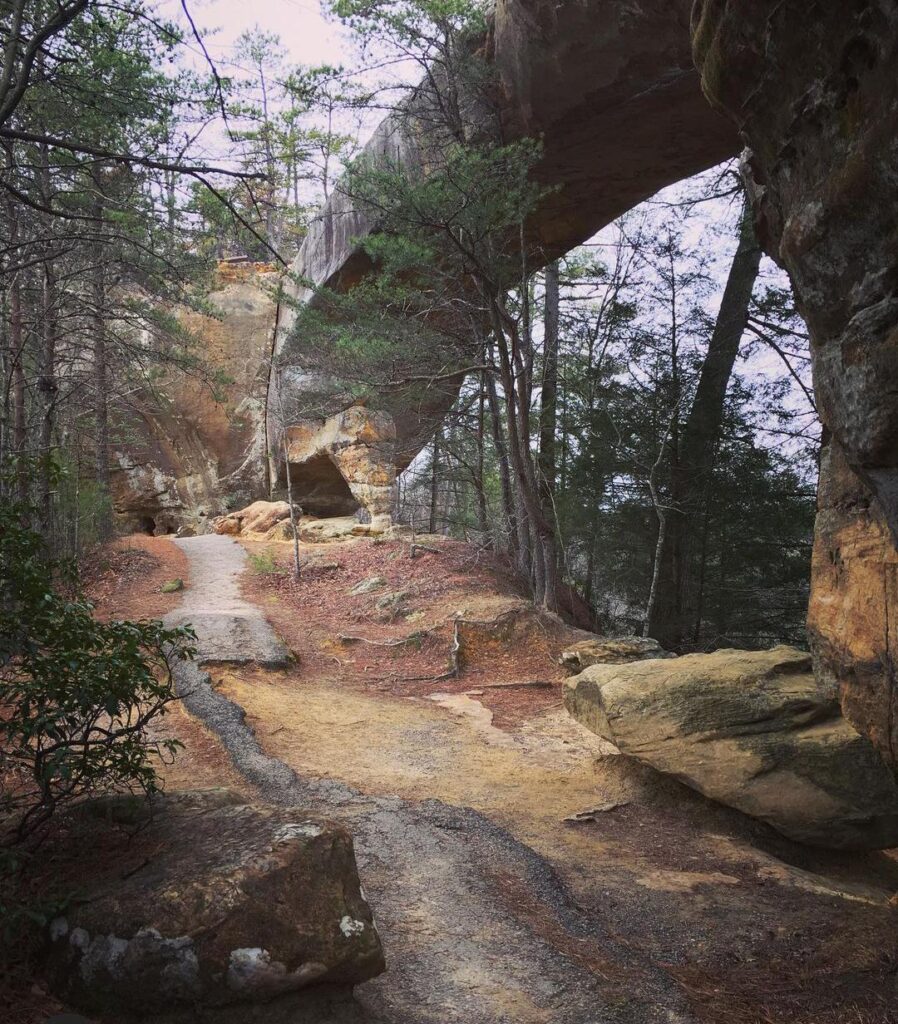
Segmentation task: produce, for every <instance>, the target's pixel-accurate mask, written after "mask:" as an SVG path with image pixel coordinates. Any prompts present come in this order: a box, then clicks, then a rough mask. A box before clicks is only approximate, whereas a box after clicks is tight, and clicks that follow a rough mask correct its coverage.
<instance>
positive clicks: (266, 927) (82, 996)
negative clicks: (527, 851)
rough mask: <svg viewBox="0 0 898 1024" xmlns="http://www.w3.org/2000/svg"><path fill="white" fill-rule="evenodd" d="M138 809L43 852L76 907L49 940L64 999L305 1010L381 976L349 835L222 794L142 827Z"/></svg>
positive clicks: (100, 804)
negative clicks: (330, 990) (312, 992)
mask: <svg viewBox="0 0 898 1024" xmlns="http://www.w3.org/2000/svg"><path fill="white" fill-rule="evenodd" d="M143 807H144V805H143V804H140V803H138V804H135V802H134V800H133V798H115V799H113V800H103V801H97V802H95V803H93V804H91V805H88V806H87V808H86V809H85V810H84V811H83V812H82V814H81V815H80V817H79V818H78V820H77V821H76V824H75V827H74V828H75V834H74V835H72V834H69V836H68V837H67V841H66V842H64V843H63V842H59V843H58V845H51V846H49V847H47V848H45V849H44V850H43V851H42V856H44V857H50V858H53V861H52V862H53V863H54V864H55V865H56V872H55V873H56V875H57V876H58V877H61V878H72V879H77V883H78V886H79V890H80V893H81V895H80V898H79V899H78V900H77V901H76V902H75V903H74V904H73V905H72V906H71V907H69V908H68V909H67V910H66V912H65V915H64V916H62V917H59V918H57V919H56V920H55V921H54V922H53V923H52V925H51V928H50V942H49V951H48V956H47V971H48V978H49V982H50V986H51V988H52V990H53V992H54V993H55V994H56V995H58V996H59V997H60V998H61V999H63V1000H65V1001H66V1002H67V1003H70V1004H71V1005H74V1006H76V1007H78V1008H80V1009H84V1010H86V1011H88V1012H91V1013H100V1014H119V1013H126V1014H127V1013H135V1014H138V1015H140V1014H151V1013H156V1012H168V1011H171V1010H177V1009H178V1008H181V1007H194V1006H216V1007H220V1006H227V1005H229V1004H237V1003H255V1002H265V1001H268V1000H271V999H274V998H281V997H282V998H285V999H288V1000H298V1005H301V1004H302V998H303V990H304V989H306V988H307V987H308V986H312V985H338V986H344V987H346V988H347V989H348V988H349V987H351V986H352V985H354V984H356V983H357V982H362V981H365V980H367V979H368V978H372V977H374V976H375V975H377V974H379V973H380V972H381V971H382V970H383V969H384V960H383V952H382V950H381V945H380V939H379V937H378V934H377V931H376V930H375V927H374V923H373V920H372V916H371V911H370V909H369V907H368V904H367V903H366V902H365V899H364V897H363V896H362V893H361V890H360V887H359V878H358V873H357V871H356V865H355V859H354V855H353V847H352V839H351V837H350V835H349V833H348V832H347V831H346V830H345V829H344V828H342V827H341V826H338V825H335V824H332V823H329V822H324V821H317V820H310V819H308V818H307V817H306V816H305V815H304V814H303V812H302V811H301V810H300V809H298V808H295V807H294V808H290V807H272V806H268V805H247V804H246V803H244V802H243V801H242V800H241V798H240V797H238V796H236V795H234V794H232V793H229V792H227V791H222V790H219V791H211V792H204V793H181V794H178V795H174V796H167V797H164V798H160V799H159V800H157V801H156V802H155V806H154V813H153V816H152V819H151V820H150V821H149V822H141V821H140V816H141V815H143V814H145V811H144V810H143ZM135 808H136V809H137V810H136V814H137V817H136V818H135V817H134V815H135ZM140 824H143V825H145V827H144V828H143V829H142V830H141V831H139V832H137V834H136V835H135V834H134V833H135V829H134V828H133V827H131V828H125V829H124V830H123V828H122V826H123V825H131V826H134V825H140ZM298 1019H301V1017H299V1018H298Z"/></svg>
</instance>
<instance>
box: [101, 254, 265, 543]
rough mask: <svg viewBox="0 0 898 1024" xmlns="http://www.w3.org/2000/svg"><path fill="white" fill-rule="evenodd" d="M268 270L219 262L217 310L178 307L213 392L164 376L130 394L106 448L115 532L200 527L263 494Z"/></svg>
mask: <svg viewBox="0 0 898 1024" xmlns="http://www.w3.org/2000/svg"><path fill="white" fill-rule="evenodd" d="M276 280H277V278H276V275H274V274H273V273H271V272H268V271H260V270H257V269H255V268H253V267H251V266H249V267H222V268H221V269H220V270H219V273H218V281H217V283H216V286H215V289H214V291H213V292H212V294H211V295H210V296H209V301H210V303H211V304H212V306H213V307H214V309H215V310H216V312H217V314H218V315H217V316H204V315H201V314H199V313H195V312H183V313H181V314H179V318H180V319H181V321H182V322H183V323H184V325H185V326H186V327H187V328H188V329H189V330H190V331H192V332H193V334H194V335H195V337H196V341H197V345H198V348H199V355H200V356H201V358H202V359H203V360H204V361H205V362H206V363H207V364H208V366H209V367H210V368H211V369H212V370H213V371H216V372H217V373H218V374H219V375H220V376H221V378H222V383H220V384H218V385H217V386H216V387H215V388H214V389H213V388H212V387H211V386H210V385H209V384H208V383H206V382H204V381H201V380H199V379H198V378H196V377H191V376H188V375H185V374H181V373H176V374H172V375H171V376H170V378H169V379H166V380H162V381H160V382H159V383H158V385H157V386H156V387H154V388H153V390H152V391H151V390H149V389H145V390H144V391H143V392H142V393H141V394H139V395H137V396H136V397H135V398H134V399H133V400H132V402H131V404H130V406H129V407H128V409H127V410H126V411H125V413H124V421H123V422H122V423H121V424H120V429H119V430H118V431H117V445H116V448H115V450H114V451H113V453H112V464H113V469H114V473H113V482H112V485H113V503H114V508H115V511H116V513H117V517H118V519H119V523H120V525H121V527H122V528H123V529H137V530H143V531H145V532H149V533H174V532H176V531H177V530H179V529H182V528H183V529H184V530H186V531H188V532H190V531H193V532H198V533H202V532H204V531H205V520H206V519H207V518H210V517H211V516H214V515H219V514H221V513H222V512H224V511H225V510H226V509H227V508H228V507H240V506H242V505H244V504H246V503H247V502H248V501H249V500H251V499H253V498H255V497H260V496H262V495H265V494H267V490H268V488H267V477H266V459H265V430H264V421H265V394H266V389H267V386H268V362H269V358H270V354H271V343H272V337H273V332H274V328H275V320H276V312H277V309H276V304H275V301H274V298H273V296H272V294H271V289H272V288H273V286H274V285H275V284H276Z"/></svg>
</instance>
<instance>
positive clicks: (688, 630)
mask: <svg viewBox="0 0 898 1024" xmlns="http://www.w3.org/2000/svg"><path fill="white" fill-rule="evenodd" d="M760 262H761V248H760V246H759V245H758V241H757V238H756V237H755V232H754V227H753V224H752V218H751V215H750V213H749V211H748V209H747V208H746V209H745V210H744V211H743V215H742V221H741V225H740V231H739V246H738V248H737V250H736V255H735V257H734V258H733V263H732V266H731V267H730V273H729V277H728V279H727V283H726V287H725V289H724V292H723V298H722V300H721V303H720V311H719V313H718V315H717V323H716V324H715V326H714V331H713V332H712V334H711V340H710V342H709V344H708V353H707V355H706V357H705V361H704V363H703V364H702V371H701V375H700V376H699V382H698V387H697V388H696V392H695V397H694V398H693V400H692V406H691V408H690V410H689V415H688V417H687V419H686V422H685V424H684V425H683V427H682V430H681V433H680V438H679V443H678V446H677V447H678V450H677V458H676V459H675V460H674V465H673V469H672V477H671V494H672V501H671V502H670V505H671V507H670V508H669V509H668V510H667V514H666V524H665V525H666V529H665V530H664V536H663V538H662V540H661V542H660V543H659V545H658V553H657V558H658V559H659V562H658V564H657V578H656V579H655V580H654V581H653V599H652V600H651V602H650V611H649V615H648V619H647V622H646V635H647V636H652V637H654V638H655V639H656V640H658V642H659V643H661V644H662V645H663V646H664V647H669V648H672V649H674V650H682V649H683V648H684V647H686V646H689V645H690V644H691V643H692V641H693V638H694V637H695V636H696V635H697V633H698V626H699V623H697V621H696V616H697V615H698V614H699V608H700V605H701V595H700V591H701V565H700V563H701V536H702V532H703V521H704V514H705V508H706V505H707V497H708V487H709V484H710V482H711V477H712V474H713V471H714V466H715V462H716V459H717V449H718V446H719V444H720V431H721V427H722V425H723V414H724V404H725V401H726V394H727V387H728V385H729V381H730V377H731V376H732V373H733V366H734V365H735V362H736V356H737V355H738V352H739V343H740V341H741V340H742V335H743V333H744V332H745V327H746V324H747V322H748V309H749V303H750V302H751V295H752V291H753V289H754V286H755V281H756V280H757V277H758V269H759V267H760Z"/></svg>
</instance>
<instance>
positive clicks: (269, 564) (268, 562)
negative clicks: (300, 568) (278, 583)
mask: <svg viewBox="0 0 898 1024" xmlns="http://www.w3.org/2000/svg"><path fill="white" fill-rule="evenodd" d="M249 564H250V565H251V566H252V570H253V572H259V573H278V572H280V571H281V569H280V567H279V566H278V564H277V562H276V561H275V560H274V552H273V551H271V550H270V549H269V548H266V549H265V550H264V551H260V552H259V553H258V554H254V553H253V552H250V555H249Z"/></svg>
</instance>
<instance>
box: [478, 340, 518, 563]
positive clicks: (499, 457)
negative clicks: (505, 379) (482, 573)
mask: <svg viewBox="0 0 898 1024" xmlns="http://www.w3.org/2000/svg"><path fill="white" fill-rule="evenodd" d="M492 358H493V354H492V350H491V351H490V361H491V362H492ZM485 376H486V397H487V401H488V403H489V409H490V428H491V431H492V435H493V448H495V450H496V461H497V462H498V463H499V483H500V485H501V487H502V511H503V513H504V514H505V526H506V530H507V531H508V546H509V549H510V551H511V554H512V556H513V557H514V558H515V560H517V552H518V524H517V519H516V514H515V504H514V495H513V493H512V489H511V467H510V465H509V460H508V445H507V444H506V442H505V432H504V431H503V429H502V415H501V412H500V410H499V396H498V395H497V394H496V381H495V380H494V379H493V375H492V373H487V374H486V375H485Z"/></svg>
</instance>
